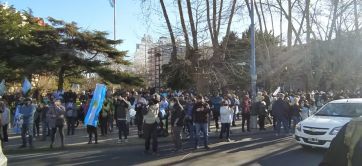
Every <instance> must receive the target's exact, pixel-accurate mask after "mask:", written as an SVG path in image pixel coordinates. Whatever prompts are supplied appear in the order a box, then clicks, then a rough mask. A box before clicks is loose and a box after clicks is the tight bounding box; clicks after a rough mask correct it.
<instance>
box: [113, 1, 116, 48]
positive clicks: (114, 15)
mask: <svg viewBox="0 0 362 166" xmlns="http://www.w3.org/2000/svg"><path fill="white" fill-rule="evenodd" d="M113 40H116V0H113ZM114 48H116V44H114Z"/></svg>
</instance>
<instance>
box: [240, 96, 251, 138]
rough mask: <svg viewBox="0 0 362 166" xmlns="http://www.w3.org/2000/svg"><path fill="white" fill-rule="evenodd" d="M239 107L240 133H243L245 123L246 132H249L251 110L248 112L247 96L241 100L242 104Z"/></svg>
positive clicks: (248, 99) (248, 101)
mask: <svg viewBox="0 0 362 166" xmlns="http://www.w3.org/2000/svg"><path fill="white" fill-rule="evenodd" d="M241 107H242V109H243V110H242V114H241V116H242V119H241V127H242V131H243V132H245V127H244V126H245V122H246V129H247V131H248V132H250V115H251V110H250V98H249V96H248V95H245V96H244V98H243V102H242V103H241Z"/></svg>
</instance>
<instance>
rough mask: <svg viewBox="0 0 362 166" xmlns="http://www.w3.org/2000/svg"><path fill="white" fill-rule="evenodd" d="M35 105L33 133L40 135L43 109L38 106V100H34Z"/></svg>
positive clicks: (36, 135) (35, 135)
mask: <svg viewBox="0 0 362 166" xmlns="http://www.w3.org/2000/svg"><path fill="white" fill-rule="evenodd" d="M33 106H34V107H35V110H36V111H35V112H34V125H33V135H34V137H39V136H40V121H41V109H40V108H39V106H37V104H36V101H35V100H33Z"/></svg>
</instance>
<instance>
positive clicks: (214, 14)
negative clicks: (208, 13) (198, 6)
mask: <svg viewBox="0 0 362 166" xmlns="http://www.w3.org/2000/svg"><path fill="white" fill-rule="evenodd" d="M216 15H217V12H216V0H213V1H212V29H213V31H214V40H215V43H216V44H218V43H219V39H218V34H217V31H216V30H217V26H216Z"/></svg>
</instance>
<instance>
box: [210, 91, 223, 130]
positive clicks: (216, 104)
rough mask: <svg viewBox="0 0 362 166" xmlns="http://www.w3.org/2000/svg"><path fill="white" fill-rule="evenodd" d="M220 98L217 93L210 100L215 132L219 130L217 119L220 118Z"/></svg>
mask: <svg viewBox="0 0 362 166" xmlns="http://www.w3.org/2000/svg"><path fill="white" fill-rule="evenodd" d="M221 102H222V97H220V94H219V93H215V94H214V96H213V97H212V98H211V109H212V117H213V119H214V121H215V127H216V132H218V130H219V117H220V107H221Z"/></svg>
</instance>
